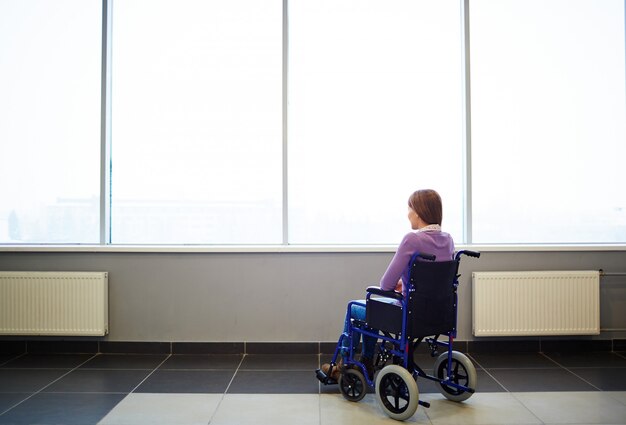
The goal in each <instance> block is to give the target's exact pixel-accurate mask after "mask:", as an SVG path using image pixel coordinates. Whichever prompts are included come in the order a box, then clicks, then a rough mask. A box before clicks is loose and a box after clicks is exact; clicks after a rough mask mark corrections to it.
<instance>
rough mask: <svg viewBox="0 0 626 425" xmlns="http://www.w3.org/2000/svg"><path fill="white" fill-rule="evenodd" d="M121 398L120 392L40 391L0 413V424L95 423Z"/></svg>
mask: <svg viewBox="0 0 626 425" xmlns="http://www.w3.org/2000/svg"><path fill="white" fill-rule="evenodd" d="M123 398H124V395H122V394H52V393H39V394H35V395H34V396H33V397H31V398H29V399H28V400H26V401H25V402H23V403H21V404H20V405H18V406H17V407H15V408H13V409H11V410H9V411H8V412H6V413H5V414H3V415H0V424H11V425H22V424H23V425H32V424H37V425H52V424H54V425H58V424H63V425H91V424H97V423H98V421H100V419H102V418H103V417H104V416H105V415H106V414H107V413H108V412H109V411H110V410H111V409H112V408H113V407H115V405H117V403H119V402H120V401H121V400H122V399H123Z"/></svg>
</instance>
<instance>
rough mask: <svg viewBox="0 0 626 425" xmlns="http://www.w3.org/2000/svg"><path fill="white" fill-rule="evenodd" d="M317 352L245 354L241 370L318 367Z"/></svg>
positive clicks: (308, 368)
mask: <svg viewBox="0 0 626 425" xmlns="http://www.w3.org/2000/svg"><path fill="white" fill-rule="evenodd" d="M318 362H319V356H318V355H317V354H271V355H270V354H250V355H246V356H245V357H244V359H243V362H242V364H241V368H240V369H241V370H308V371H310V370H314V369H316V368H317V367H318Z"/></svg>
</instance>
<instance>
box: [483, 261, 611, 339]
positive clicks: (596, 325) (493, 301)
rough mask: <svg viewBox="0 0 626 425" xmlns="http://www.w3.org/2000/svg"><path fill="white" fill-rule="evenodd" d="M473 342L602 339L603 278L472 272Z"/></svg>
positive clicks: (592, 273) (561, 273)
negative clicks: (532, 338) (488, 339)
mask: <svg viewBox="0 0 626 425" xmlns="http://www.w3.org/2000/svg"><path fill="white" fill-rule="evenodd" d="M472 319H473V320H472V322H473V332H474V335H475V336H531V335H598V334H599V333H600V272H599V271H543V272H474V273H472Z"/></svg>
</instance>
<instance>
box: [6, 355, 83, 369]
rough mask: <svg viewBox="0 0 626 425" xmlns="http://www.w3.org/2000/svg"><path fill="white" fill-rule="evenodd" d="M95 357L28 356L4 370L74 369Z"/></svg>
mask: <svg viewBox="0 0 626 425" xmlns="http://www.w3.org/2000/svg"><path fill="white" fill-rule="evenodd" d="M91 357H93V355H92V354H26V355H24V356H20V357H17V358H15V359H13V360H11V361H9V362H7V363H5V364H3V365H2V366H1V367H2V368H29V369H57V368H58V369H73V368H75V367H77V366H80V365H81V364H82V363H84V362H86V361H87V360H89V359H90V358H91Z"/></svg>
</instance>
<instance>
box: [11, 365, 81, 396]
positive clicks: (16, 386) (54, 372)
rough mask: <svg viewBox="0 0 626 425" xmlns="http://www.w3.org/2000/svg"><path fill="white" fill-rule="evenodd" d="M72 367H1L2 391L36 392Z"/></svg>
mask: <svg viewBox="0 0 626 425" xmlns="http://www.w3.org/2000/svg"><path fill="white" fill-rule="evenodd" d="M69 371H70V369H0V392H7V393H16V392H36V391H39V390H41V389H42V388H44V387H45V386H46V385H49V384H51V383H52V382H54V381H55V380H56V379H59V378H60V377H61V376H63V375H65V374H66V373H68V372H69Z"/></svg>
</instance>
